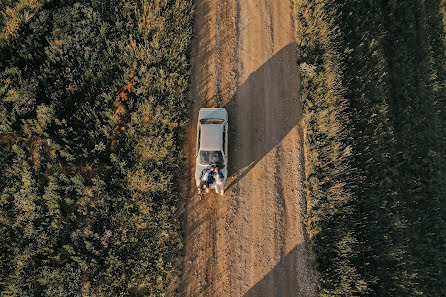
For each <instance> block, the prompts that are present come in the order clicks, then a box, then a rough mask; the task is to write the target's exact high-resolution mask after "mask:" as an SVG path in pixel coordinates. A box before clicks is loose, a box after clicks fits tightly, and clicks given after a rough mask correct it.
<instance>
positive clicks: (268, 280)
mask: <svg viewBox="0 0 446 297" xmlns="http://www.w3.org/2000/svg"><path fill="white" fill-rule="evenodd" d="M307 245H308V244H307V243H306V242H303V243H300V244H298V245H296V246H295V247H294V248H293V249H292V250H291V251H290V252H289V253H288V254H286V255H285V256H283V257H281V259H280V261H279V262H278V263H277V264H276V265H275V266H274V268H273V269H271V271H270V272H269V273H268V274H267V275H265V276H264V277H263V278H262V279H261V280H260V281H258V282H257V283H256V284H255V285H254V286H252V287H251V288H250V289H249V290H248V291H247V292H246V293H245V294H243V297H262V296H265V297H272V296H274V297H288V296H289V297H295V296H305V297H307V296H315V293H316V287H315V285H314V284H315V281H314V279H315V276H314V274H313V270H314V268H313V267H312V266H311V265H310V264H309V263H312V262H311V260H310V255H309V253H308V251H309V247H308V246H307Z"/></svg>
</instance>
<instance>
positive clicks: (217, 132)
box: [200, 124, 223, 151]
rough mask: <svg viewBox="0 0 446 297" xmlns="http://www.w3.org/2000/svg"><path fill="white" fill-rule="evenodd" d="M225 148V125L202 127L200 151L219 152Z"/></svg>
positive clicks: (206, 125)
mask: <svg viewBox="0 0 446 297" xmlns="http://www.w3.org/2000/svg"><path fill="white" fill-rule="evenodd" d="M222 148H223V125H217V124H205V125H201V137H200V150H207V151H218V150H221V149H222Z"/></svg>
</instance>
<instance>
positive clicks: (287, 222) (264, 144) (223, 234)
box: [178, 0, 316, 297]
mask: <svg viewBox="0 0 446 297" xmlns="http://www.w3.org/2000/svg"><path fill="white" fill-rule="evenodd" d="M293 34H294V33H293V22H292V6H291V3H290V2H288V1H287V0H276V1H271V0H270V1H266V0H240V1H234V0H231V1H229V0H197V1H196V15H195V38H194V42H193V60H192V90H191V99H192V100H193V101H194V104H193V108H192V110H191V122H190V124H189V127H188V129H187V133H188V135H187V139H188V143H187V146H186V153H187V173H189V176H190V184H189V185H187V186H186V187H185V197H187V202H186V205H185V219H186V222H185V239H186V256H185V262H184V271H183V274H182V276H181V280H179V283H180V285H179V288H178V290H179V291H180V292H181V295H183V296H191V297H196V296H216V297H224V296H231V297H233V296H245V297H247V296H256V297H260V296H268V297H271V296H305V297H307V296H309V297H311V296H315V295H316V281H315V274H314V272H313V268H312V265H313V264H312V260H311V256H310V252H309V245H308V243H307V238H306V235H305V231H304V226H303V224H302V219H303V215H304V213H305V209H306V204H305V197H304V193H303V189H302V181H303V175H304V169H305V168H304V161H303V144H302V140H303V136H302V128H301V125H300V123H301V118H302V115H301V114H302V111H301V107H300V100H299V87H300V81H299V76H298V69H297V65H296V54H295V44H294V41H293V40H294V36H293ZM201 107H225V108H226V109H227V110H228V112H229V181H228V186H227V188H226V193H225V195H224V196H217V195H216V194H215V193H210V194H201V195H199V194H198V193H197V191H196V190H195V189H194V184H195V183H194V178H193V176H194V169H195V159H194V154H195V149H196V122H197V116H198V110H199V109H200V108H201Z"/></svg>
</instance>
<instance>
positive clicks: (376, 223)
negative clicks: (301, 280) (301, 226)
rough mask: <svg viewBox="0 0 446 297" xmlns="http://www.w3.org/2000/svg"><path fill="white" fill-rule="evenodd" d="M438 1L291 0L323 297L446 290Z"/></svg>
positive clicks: (443, 122) (310, 226)
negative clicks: (342, 151)
mask: <svg viewBox="0 0 446 297" xmlns="http://www.w3.org/2000/svg"><path fill="white" fill-rule="evenodd" d="M439 2H440V1H434V0H432V1H424V2H419V1H397V2H395V1H390V2H388V1H317V2H316V3H315V2H313V1H304V0H296V1H295V7H296V15H295V17H296V29H297V35H296V39H297V42H298V49H299V52H298V57H299V59H300V63H301V64H300V65H301V70H302V80H303V85H302V87H303V90H302V93H303V94H302V95H303V96H302V99H303V104H304V110H305V112H304V113H305V125H306V131H307V138H306V149H307V162H308V164H307V182H306V184H307V194H308V201H309V209H310V210H309V214H308V231H309V234H310V236H312V241H313V243H314V249H315V252H316V256H317V259H318V261H317V264H318V267H317V269H318V271H319V273H320V277H321V282H320V286H321V288H320V295H321V296H333V295H349V296H350V295H353V296H362V295H367V296H418V295H421V296H444V295H445V294H446V292H445V291H444V290H445V287H446V286H445V283H444V282H445V275H444V267H446V262H445V261H446V255H445V251H446V246H445V242H446V241H445V231H444V230H445V227H446V224H445V215H444V214H445V197H446V191H445V186H444V173H445V169H446V160H445V157H446V153H445V150H444V147H445V145H446V140H445V137H446V130H445V128H446V119H445V106H446V104H445V95H446V94H445V66H446V63H445V60H444V59H445V47H444V39H442V36H444V27H443V24H442V15H441V14H440V11H444V4H443V6H440V3H439ZM336 129H337V131H338V132H336V133H333V134H331V135H330V130H333V131H336ZM342 148H346V149H348V150H344V151H348V152H349V154H348V155H345V154H343V155H342V157H340V156H339V151H340V149H342ZM333 160H334V161H333ZM334 187H335V188H336V189H337V195H332V193H333V191H332V189H333V188H334ZM338 197H343V200H341V201H343V202H344V203H338V201H340V199H339V198H338ZM346 235H348V238H349V239H347V238H346Z"/></svg>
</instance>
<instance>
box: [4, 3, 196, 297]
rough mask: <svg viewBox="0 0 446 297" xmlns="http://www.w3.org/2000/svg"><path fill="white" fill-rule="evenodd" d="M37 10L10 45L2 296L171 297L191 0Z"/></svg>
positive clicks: (178, 239)
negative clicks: (168, 290)
mask: <svg viewBox="0 0 446 297" xmlns="http://www.w3.org/2000/svg"><path fill="white" fill-rule="evenodd" d="M31 2H32V3H34V4H35V3H37V2H39V1H31ZM21 3H25V4H26V3H28V2H27V1H21ZM3 4H5V5H3ZM6 4H7V5H10V4H8V3H6V2H2V5H3V6H0V8H1V9H3V10H2V11H3V12H4V11H5V10H4V9H5V7H6ZM34 4H33V5H31V6H29V5H28V4H27V5H28V8H25V9H24V10H23V9H22V10H21V12H22V13H25V12H24V11H28V12H29V13H28V14H30V15H31V16H29V17H28V16H27V17H23V18H22V17H21V16H20V14H18V17H17V19H18V20H20V22H19V25H18V26H17V28H15V31H14V32H12V31H11V32H9V33H10V34H7V35H2V39H1V41H0V57H1V58H0V80H1V84H0V170H1V178H0V191H1V192H0V193H1V194H0V195H1V196H0V229H1V230H0V233H1V234H2V236H0V245H1V247H2V249H1V250H2V251H1V261H0V262H1V266H0V269H1V279H0V290H1V292H2V293H1V295H2V296H3V295H4V296H79V295H96V296H120V295H132V296H134V295H138V296H139V295H141V296H161V295H163V294H164V292H165V289H166V286H167V284H168V282H169V279H170V277H171V275H172V272H173V271H174V269H175V267H174V263H175V261H176V257H178V256H179V254H180V253H181V248H182V242H181V237H180V235H179V232H180V223H179V222H178V221H177V219H176V206H177V202H178V195H177V194H176V193H177V192H178V190H177V186H178V185H177V179H176V176H177V171H178V167H179V165H180V164H181V160H182V158H181V133H182V132H181V128H182V126H183V124H184V123H185V121H186V119H187V106H188V100H187V91H188V85H189V64H188V54H189V48H190V38H191V28H192V26H191V22H192V4H191V1H141V2H139V3H137V4H134V3H132V2H130V1H129V2H127V1H107V2H104V1H78V2H75V1H40V2H39V4H38V5H37V4H36V5H34ZM17 5H19V4H17ZM3 17H4V19H2V20H3V21H5V23H2V24H1V25H2V26H4V25H5V24H6V22H7V17H8V16H7V15H6V14H3ZM2 28H4V27H2Z"/></svg>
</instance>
